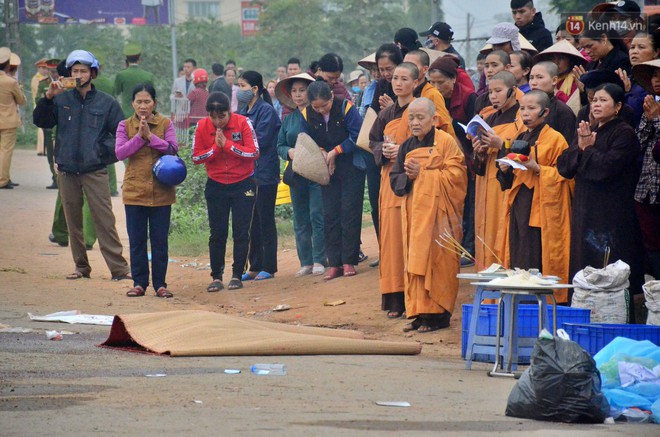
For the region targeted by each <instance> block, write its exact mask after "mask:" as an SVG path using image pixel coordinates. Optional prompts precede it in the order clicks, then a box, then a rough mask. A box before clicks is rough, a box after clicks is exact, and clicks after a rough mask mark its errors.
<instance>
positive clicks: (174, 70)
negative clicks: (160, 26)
mask: <svg viewBox="0 0 660 437" xmlns="http://www.w3.org/2000/svg"><path fill="white" fill-rule="evenodd" d="M175 3H176V1H174V0H170V1H169V2H168V4H169V12H170V29H171V34H172V79H173V80H176V78H177V77H178V76H179V67H178V66H177V59H176V23H175V19H176V18H175V17H176V15H175V14H174V4H175Z"/></svg>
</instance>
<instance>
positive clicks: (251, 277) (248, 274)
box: [241, 272, 259, 281]
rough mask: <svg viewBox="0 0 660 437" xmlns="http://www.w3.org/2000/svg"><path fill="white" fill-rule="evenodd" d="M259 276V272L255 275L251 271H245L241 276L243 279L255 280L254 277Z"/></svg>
mask: <svg viewBox="0 0 660 437" xmlns="http://www.w3.org/2000/svg"><path fill="white" fill-rule="evenodd" d="M257 276H259V275H258V274H257V275H255V276H252V273H251V272H245V273H243V276H241V281H254V278H256V277H257Z"/></svg>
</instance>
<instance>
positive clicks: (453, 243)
mask: <svg viewBox="0 0 660 437" xmlns="http://www.w3.org/2000/svg"><path fill="white" fill-rule="evenodd" d="M440 239H441V240H442V242H440V241H438V240H435V242H436V243H437V244H438V245H439V246H440V247H442V248H443V249H446V250H448V251H449V252H451V253H454V254H456V255H458V256H460V257H463V258H467V259H469V260H471V261H473V262H474V263H475V264H479V263H478V262H477V260H476V259H475V258H474V256H472V254H470V252H468V250H467V249H466V248H464V247H463V246H462V245H461V243H459V242H458V240H456V239H455V238H454V236H453V235H451V234H450V233H449V231H448V230H447V229H445V230H444V231H443V232H442V234H440ZM478 268H481V267H479V266H478Z"/></svg>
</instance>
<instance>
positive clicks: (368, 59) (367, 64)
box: [358, 52, 376, 70]
mask: <svg viewBox="0 0 660 437" xmlns="http://www.w3.org/2000/svg"><path fill="white" fill-rule="evenodd" d="M358 65H359V66H360V67H362V68H366V69H367V70H369V69H370V68H371V67H373V66H374V65H376V52H373V53H372V54H370V55H367V56H365V57H364V58H362V59H360V60H359V61H358Z"/></svg>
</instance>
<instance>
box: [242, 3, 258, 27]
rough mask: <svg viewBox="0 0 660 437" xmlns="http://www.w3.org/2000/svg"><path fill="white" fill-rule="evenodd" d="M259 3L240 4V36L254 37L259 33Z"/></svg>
mask: <svg viewBox="0 0 660 437" xmlns="http://www.w3.org/2000/svg"><path fill="white" fill-rule="evenodd" d="M260 13H261V3H257V2H250V1H246V2H241V35H242V36H254V35H256V34H257V33H259V14H260Z"/></svg>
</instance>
